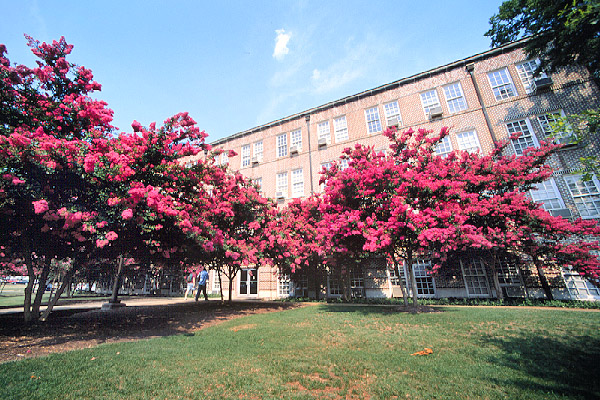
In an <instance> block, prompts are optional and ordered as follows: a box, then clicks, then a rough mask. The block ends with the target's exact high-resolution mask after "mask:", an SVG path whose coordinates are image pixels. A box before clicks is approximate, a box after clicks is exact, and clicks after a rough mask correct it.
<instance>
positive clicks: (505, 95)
mask: <svg viewBox="0 0 600 400" xmlns="http://www.w3.org/2000/svg"><path fill="white" fill-rule="evenodd" d="M487 76H488V81H489V82H490V86H491V87H492V92H493V93H494V97H495V98H496V101H501V100H506V99H509V98H511V97H515V96H517V93H518V92H517V89H516V88H515V84H514V83H513V80H512V77H511V76H510V72H509V71H508V68H506V67H504V68H501V69H497V70H495V71H491V72H488V73H487Z"/></svg>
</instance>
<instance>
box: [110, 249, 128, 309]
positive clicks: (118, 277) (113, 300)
mask: <svg viewBox="0 0 600 400" xmlns="http://www.w3.org/2000/svg"><path fill="white" fill-rule="evenodd" d="M124 259H125V258H124V257H123V256H122V255H121V256H119V262H118V267H117V275H116V276H115V281H114V283H113V290H112V296H111V297H110V300H109V301H108V302H109V303H118V302H119V300H118V296H119V286H120V282H121V272H122V271H123V261H124Z"/></svg>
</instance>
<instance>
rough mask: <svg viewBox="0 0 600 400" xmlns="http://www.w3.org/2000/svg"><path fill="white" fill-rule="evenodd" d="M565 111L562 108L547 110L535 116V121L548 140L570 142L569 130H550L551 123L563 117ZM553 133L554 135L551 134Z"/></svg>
mask: <svg viewBox="0 0 600 400" xmlns="http://www.w3.org/2000/svg"><path fill="white" fill-rule="evenodd" d="M564 116H565V113H564V112H563V111H562V110H556V111H554V112H548V113H545V114H540V115H538V116H537V121H538V123H539V124H540V128H541V130H542V133H543V134H544V136H545V137H546V139H548V140H552V141H554V142H555V143H565V144H568V143H570V142H571V136H572V134H571V132H557V133H556V134H555V133H554V132H553V131H552V126H551V124H553V123H556V122H557V120H558V119H559V118H561V117H564ZM553 135H554V136H553Z"/></svg>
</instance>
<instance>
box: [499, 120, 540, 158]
mask: <svg viewBox="0 0 600 400" xmlns="http://www.w3.org/2000/svg"><path fill="white" fill-rule="evenodd" d="M516 124H518V130H517V128H516ZM505 126H506V131H507V132H508V137H509V138H510V137H511V136H512V135H513V134H515V133H517V132H522V133H523V134H522V135H521V136H519V137H518V138H517V139H512V140H511V144H512V147H513V150H514V151H515V154H516V155H519V156H520V155H522V154H523V152H524V151H525V149H527V148H529V147H540V143H539V142H538V139H537V137H536V136H535V133H534V131H533V129H532V127H531V122H530V121H529V118H525V119H518V120H515V121H511V122H507V123H506V124H505Z"/></svg>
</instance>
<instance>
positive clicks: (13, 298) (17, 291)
mask: <svg viewBox="0 0 600 400" xmlns="http://www.w3.org/2000/svg"><path fill="white" fill-rule="evenodd" d="M24 291H25V285H6V286H5V287H4V289H3V290H2V293H0V307H21V308H22V307H23V303H24V301H25V293H24ZM49 297H50V292H49V291H47V292H46V293H44V296H43V297H42V304H43V305H45V304H47V303H48V298H49ZM108 298H110V296H98V295H94V294H90V293H81V294H80V293H75V294H74V295H73V297H66V296H61V298H60V299H59V302H63V303H64V302H68V301H79V300H87V299H90V300H102V299H108Z"/></svg>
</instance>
